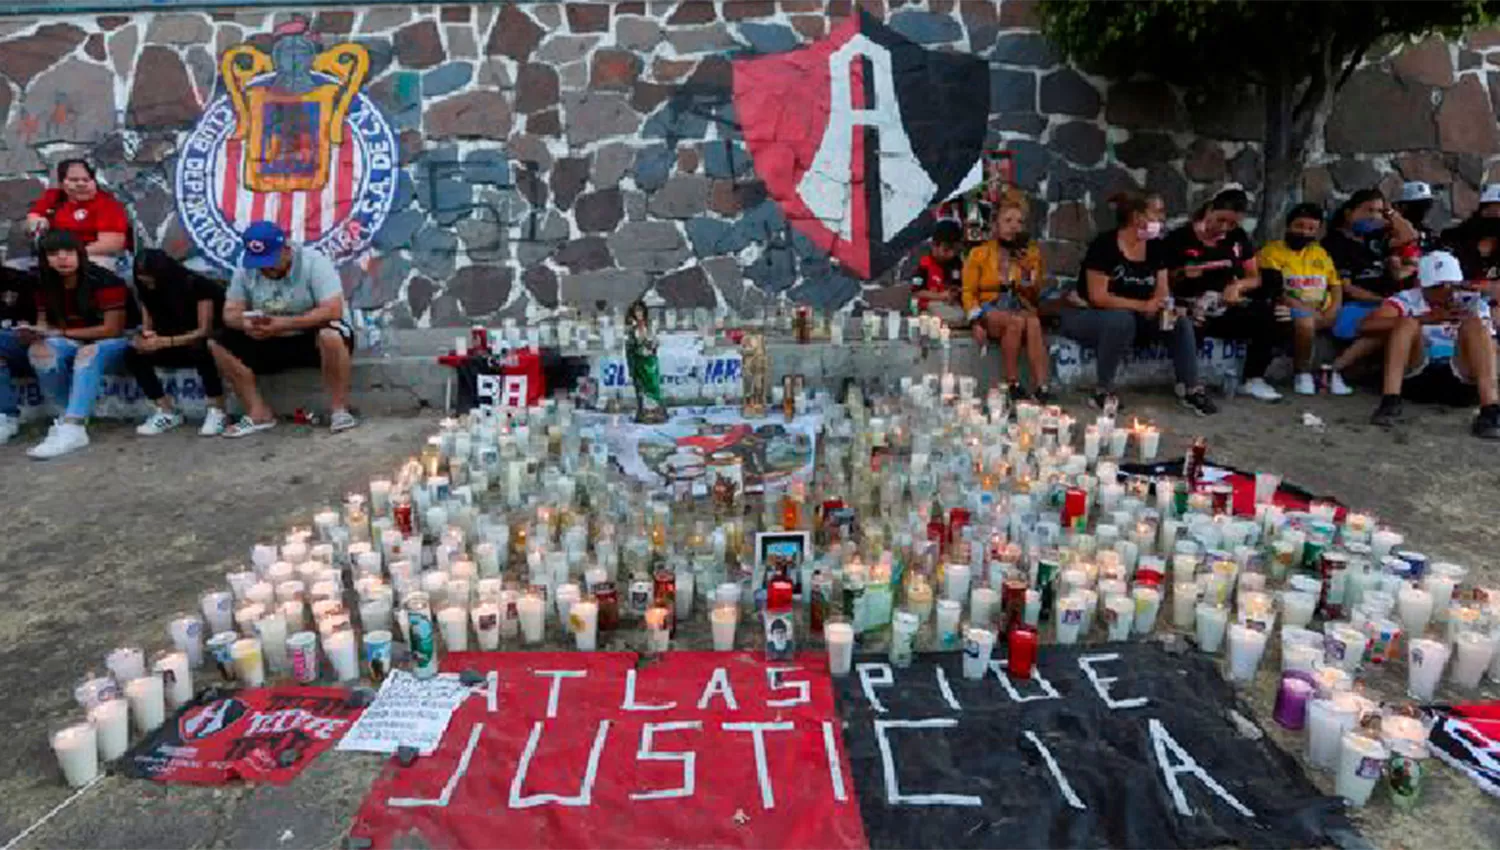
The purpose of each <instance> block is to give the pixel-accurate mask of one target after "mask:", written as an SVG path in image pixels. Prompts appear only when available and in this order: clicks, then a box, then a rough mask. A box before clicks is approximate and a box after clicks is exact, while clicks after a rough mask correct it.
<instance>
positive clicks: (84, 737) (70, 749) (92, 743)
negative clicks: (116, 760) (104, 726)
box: [52, 723, 99, 788]
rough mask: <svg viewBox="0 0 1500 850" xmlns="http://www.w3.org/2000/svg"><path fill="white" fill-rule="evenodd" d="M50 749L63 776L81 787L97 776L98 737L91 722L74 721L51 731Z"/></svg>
mask: <svg viewBox="0 0 1500 850" xmlns="http://www.w3.org/2000/svg"><path fill="white" fill-rule="evenodd" d="M52 751H53V752H55V753H57V765H58V767H60V768H62V773H63V778H64V779H66V780H67V781H68V785H70V786H72V787H73V788H82V787H83V786H85V785H87V784H89V783H90V782H93V781H94V780H95V779H96V778H98V776H99V739H98V735H97V734H95V731H94V725H93V724H92V723H75V724H73V725H72V726H67V727H64V728H62V729H59V730H57V731H56V732H53V733H52Z"/></svg>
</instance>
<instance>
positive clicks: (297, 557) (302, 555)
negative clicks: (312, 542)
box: [268, 543, 307, 574]
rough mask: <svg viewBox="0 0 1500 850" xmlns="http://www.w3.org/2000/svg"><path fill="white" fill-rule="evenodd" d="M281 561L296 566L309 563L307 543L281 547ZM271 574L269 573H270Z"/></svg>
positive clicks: (289, 544)
mask: <svg viewBox="0 0 1500 850" xmlns="http://www.w3.org/2000/svg"><path fill="white" fill-rule="evenodd" d="M281 560H283V561H286V562H287V563H290V564H291V565H292V566H296V565H298V564H301V563H305V562H306V561H307V544H306V543H288V544H286V545H285V546H282V547H281ZM268 574H269V573H268Z"/></svg>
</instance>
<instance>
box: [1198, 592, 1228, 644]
mask: <svg viewBox="0 0 1500 850" xmlns="http://www.w3.org/2000/svg"><path fill="white" fill-rule="evenodd" d="M1197 614H1198V617H1197V624H1196V636H1197V638H1198V649H1200V650H1202V651H1203V652H1207V653H1209V654H1213V653H1216V652H1218V651H1219V645H1220V644H1221V643H1223V642H1224V630H1225V628H1226V627H1228V625H1229V609H1227V608H1224V607H1223V606H1221V605H1214V604H1212V603H1208V602H1200V603H1198V607H1197Z"/></svg>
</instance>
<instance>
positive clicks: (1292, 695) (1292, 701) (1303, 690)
mask: <svg viewBox="0 0 1500 850" xmlns="http://www.w3.org/2000/svg"><path fill="white" fill-rule="evenodd" d="M1312 696H1313V686H1312V683H1311V682H1309V681H1307V679H1306V678H1304V677H1302V676H1300V675H1298V674H1296V673H1292V674H1290V675H1283V676H1282V677H1281V686H1280V687H1279V688H1278V689H1277V691H1276V705H1275V707H1274V709H1273V710H1272V712H1271V716H1272V717H1273V718H1275V720H1276V722H1277V723H1280V724H1281V726H1282V728H1284V729H1291V730H1294V731H1295V730H1297V729H1301V728H1303V727H1304V726H1306V725H1307V704H1308V702H1309V701H1310V700H1311V699H1312Z"/></svg>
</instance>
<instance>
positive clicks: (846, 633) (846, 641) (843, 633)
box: [714, 609, 854, 676]
mask: <svg viewBox="0 0 1500 850" xmlns="http://www.w3.org/2000/svg"><path fill="white" fill-rule="evenodd" d="M718 610H719V609H715V611H714V613H715V614H716V615H717V614H718ZM732 622H733V621H731V625H730V627H729V637H730V642H731V643H732V642H733V638H734V627H733V625H732ZM718 624H719V620H718V619H717V618H716V619H715V620H714V628H715V632H714V648H715V649H718V648H719V640H718V628H719V625H718ZM823 640H824V642H825V643H826V644H827V645H828V672H829V673H830V674H831V675H833V676H847V675H849V670H850V668H851V667H852V666H853V662H854V627H853V626H852V625H850V624H849V623H846V622H842V621H834V622H829V623H825V624H824V626H823Z"/></svg>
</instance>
